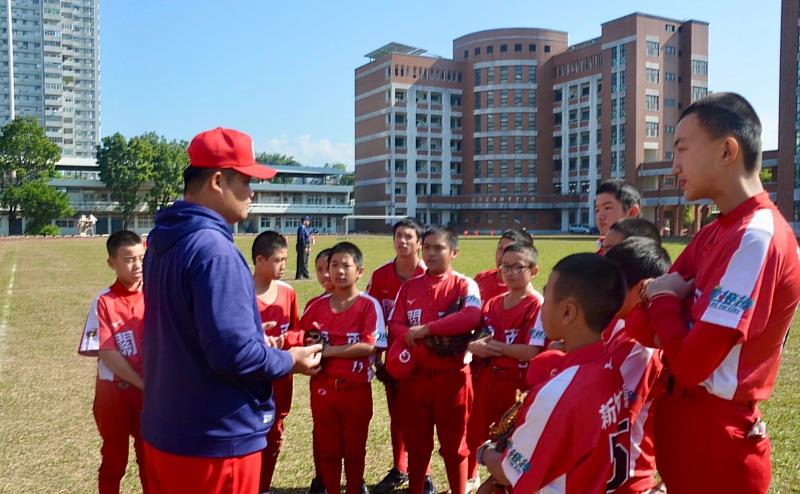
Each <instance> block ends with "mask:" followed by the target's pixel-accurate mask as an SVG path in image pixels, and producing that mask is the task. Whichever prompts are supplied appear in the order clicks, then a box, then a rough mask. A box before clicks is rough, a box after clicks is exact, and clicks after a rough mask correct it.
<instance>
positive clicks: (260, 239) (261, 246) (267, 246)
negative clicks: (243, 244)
mask: <svg viewBox="0 0 800 494" xmlns="http://www.w3.org/2000/svg"><path fill="white" fill-rule="evenodd" d="M288 248H289V243H288V242H287V241H286V237H284V236H283V235H281V234H280V233H278V232H274V231H272V230H266V231H263V232H261V233H259V234H258V236H257V237H256V239H255V240H253V248H252V249H251V254H252V256H253V262H256V257H258V256H264V257H266V258H269V257H270V256H271V255H272V254H274V253H275V252H276V251H278V250H280V249H288Z"/></svg>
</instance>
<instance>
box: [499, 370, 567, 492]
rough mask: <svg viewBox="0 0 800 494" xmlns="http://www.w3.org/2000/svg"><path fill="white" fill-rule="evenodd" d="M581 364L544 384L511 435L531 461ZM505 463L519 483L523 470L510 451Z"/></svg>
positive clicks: (505, 470) (510, 476)
mask: <svg viewBox="0 0 800 494" xmlns="http://www.w3.org/2000/svg"><path fill="white" fill-rule="evenodd" d="M579 368H580V367H579V366H577V365H574V366H572V367H568V368H566V369H564V370H563V371H562V372H560V373H559V374H557V375H556V376H555V377H554V378H552V379H551V380H550V381H548V382H547V383H546V384H545V385H544V386H542V388H541V389H540V390H539V392H538V393H537V394H536V397H535V398H534V399H533V403H532V404H531V406H530V408H528V411H527V413H526V414H525V421H524V422H523V423H522V425H521V426H520V427H519V428H517V430H515V431H514V434H513V435H512V436H511V444H513V445H514V446H513V447H514V451H515V452H516V453H518V454H520V455H522V456H523V457H524V458H525V459H526V460H527V462H528V464H531V463H533V462H534V461H535V460H534V458H533V454H534V452H535V451H536V447H537V446H538V444H539V439H541V437H542V433H543V432H544V430H545V428H546V427H547V422H548V421H549V420H550V416H551V415H552V413H553V410H555V408H556V406H557V405H558V402H559V401H560V400H561V397H562V396H563V395H564V392H565V391H566V390H567V388H569V385H570V384H571V383H572V380H573V379H574V378H575V375H576V374H577V373H578V369H579ZM501 466H502V468H503V473H505V475H506V478H507V479H508V480H509V481H510V482H511V485H515V484H516V483H517V482H518V481H519V479H520V477H522V472H520V471H518V469H517V468H515V467H514V465H512V464H511V463H510V462H509V459H508V455H506V457H505V458H503V462H502V464H501ZM555 492H557V491H555Z"/></svg>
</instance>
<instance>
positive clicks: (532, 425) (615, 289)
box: [478, 254, 630, 494]
mask: <svg viewBox="0 0 800 494" xmlns="http://www.w3.org/2000/svg"><path fill="white" fill-rule="evenodd" d="M625 294H626V291H625V280H624V279H623V277H622V273H621V272H620V269H619V267H617V266H616V265H615V264H614V263H613V262H611V261H609V260H607V259H604V258H602V257H600V256H597V255H595V254H574V255H571V256H567V257H565V258H564V259H562V260H561V261H559V262H558V263H557V264H556V265H555V267H554V268H553V271H552V273H551V274H550V277H549V279H548V280H547V285H546V286H545V298H544V303H543V305H542V309H541V311H542V322H543V326H544V328H545V331H546V333H547V337H548V338H551V339H554V340H563V341H564V345H565V347H566V350H567V351H566V353H561V352H557V351H547V352H543V353H542V354H540V355H539V356H538V357H537V358H534V360H533V362H537V360H539V359H542V358H544V360H547V357H548V356H549V355H551V354H560V356H559V355H556V357H557V358H556V359H555V361H554V365H553V372H552V376H553V377H549V375H550V373H547V374H548V377H549V378H548V379H546V380H545V381H544V382H542V383H539V384H538V385H535V386H534V387H533V388H532V389H531V390H530V391H529V392H528V395H527V397H526V398H525V401H524V403H523V405H522V407H521V408H520V410H519V413H518V414H517V417H516V428H515V430H514V432H513V434H512V435H511V437H510V440H509V441H508V444H507V449H505V450H504V451H502V452H501V451H497V450H496V445H495V444H494V443H488V442H487V443H486V444H484V445H483V446H481V447H480V448H479V449H478V461H479V462H480V463H482V464H485V465H486V467H487V469H488V470H489V473H490V474H491V475H492V478H491V479H489V481H487V483H486V484H484V486H481V491H483V490H484V489H485V488H487V487H489V488H490V483H494V484H496V485H500V486H507V489H509V490H510V491H511V492H512V493H520V494H521V493H529V492H561V493H565V494H573V493H575V494H578V493H580V494H585V493H602V492H605V491H606V485H607V484H608V483H609V480H610V479H612V476H613V475H614V474H616V473H619V474H620V475H621V476H623V477H624V476H626V475H627V466H628V465H627V456H626V455H625V456H621V458H620V460H619V464H618V465H614V460H615V456H616V455H617V453H618V452H624V447H625V445H626V444H627V443H628V441H629V439H630V436H629V434H630V432H629V425H628V418H627V410H626V408H627V400H626V394H625V392H624V390H623V388H622V377H621V376H620V373H619V370H617V369H616V368H615V367H614V366H613V364H612V362H611V356H610V355H609V354H608V353H607V352H606V349H605V346H604V345H603V342H602V339H601V337H600V334H601V333H602V331H603V329H604V328H606V327H607V326H608V324H609V323H610V322H611V320H612V318H613V317H614V314H616V312H617V311H618V310H619V309H620V307H621V306H622V303H623V301H624V299H625ZM550 360H551V361H552V360H553V359H550ZM612 452H614V454H613V455H612Z"/></svg>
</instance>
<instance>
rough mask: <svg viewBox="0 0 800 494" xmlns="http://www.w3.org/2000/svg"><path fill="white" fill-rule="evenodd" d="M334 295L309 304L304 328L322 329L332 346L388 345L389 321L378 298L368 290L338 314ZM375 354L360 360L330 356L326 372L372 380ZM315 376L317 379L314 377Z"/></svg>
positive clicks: (339, 376) (326, 359) (323, 363)
mask: <svg viewBox="0 0 800 494" xmlns="http://www.w3.org/2000/svg"><path fill="white" fill-rule="evenodd" d="M330 298H331V295H330V294H327V295H325V296H323V297H319V298H317V299H316V300H314V301H313V302H312V303H310V304H309V305H308V307H306V311H305V312H304V313H303V317H301V318H300V327H301V328H302V329H303V331H309V330H311V329H317V330H319V331H320V332H321V333H322V334H323V336H325V337H327V338H328V342H329V344H331V345H351V344H353V343H369V344H370V345H375V347H376V348H386V342H387V334H386V324H385V322H384V320H383V314H382V313H381V306H380V304H379V303H378V301H377V300H375V299H374V298H372V297H370V296H369V295H367V294H366V293H361V294H359V296H358V299H356V301H355V302H354V303H353V305H351V306H350V307H349V308H348V309H347V310H346V311H344V312H341V313H338V314H337V313H335V312H333V311H332V310H331V306H330ZM372 360H373V359H372V356H369V357H361V358H357V359H350V358H338V357H326V358H324V359H323V360H322V373H325V374H327V375H329V376H332V377H338V378H343V379H352V380H356V381H369V380H371V379H372V366H371V364H372ZM312 379H313V378H312Z"/></svg>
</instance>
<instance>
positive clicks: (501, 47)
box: [500, 45, 508, 53]
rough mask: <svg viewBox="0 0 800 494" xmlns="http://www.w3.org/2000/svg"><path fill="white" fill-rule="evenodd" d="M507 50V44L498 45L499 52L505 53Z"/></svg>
mask: <svg viewBox="0 0 800 494" xmlns="http://www.w3.org/2000/svg"><path fill="white" fill-rule="evenodd" d="M507 51H508V45H500V53H505V52H507Z"/></svg>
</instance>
